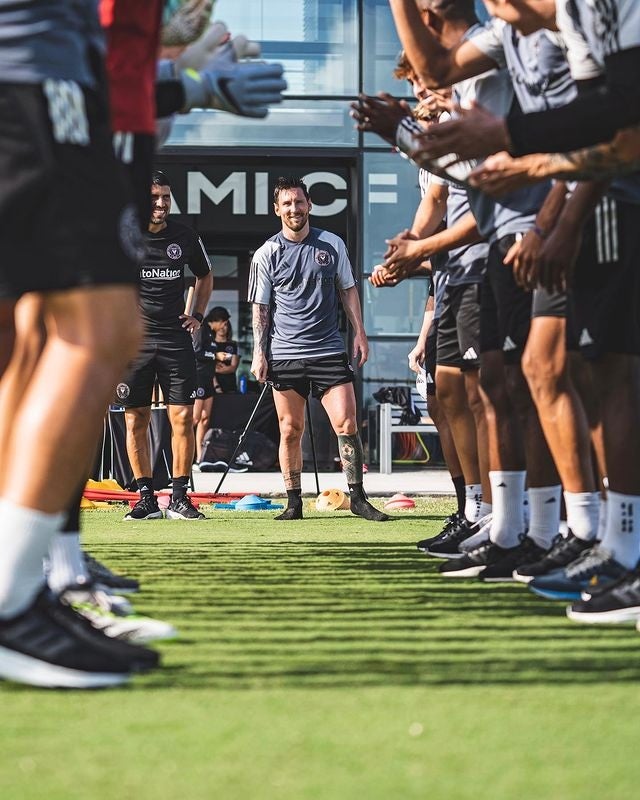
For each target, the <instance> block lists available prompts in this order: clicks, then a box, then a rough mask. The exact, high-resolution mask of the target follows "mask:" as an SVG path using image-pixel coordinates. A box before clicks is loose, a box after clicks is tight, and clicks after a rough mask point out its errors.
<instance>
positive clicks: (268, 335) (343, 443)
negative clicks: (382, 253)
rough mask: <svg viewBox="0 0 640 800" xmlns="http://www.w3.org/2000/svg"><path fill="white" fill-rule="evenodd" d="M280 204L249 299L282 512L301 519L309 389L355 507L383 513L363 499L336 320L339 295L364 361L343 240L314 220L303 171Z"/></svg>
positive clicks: (280, 192) (373, 515)
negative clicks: (334, 442)
mask: <svg viewBox="0 0 640 800" xmlns="http://www.w3.org/2000/svg"><path fill="white" fill-rule="evenodd" d="M274 210H275V213H276V215H277V216H278V217H280V220H281V222H282V230H281V231H280V232H279V233H277V234H275V236H272V237H271V238H270V239H268V240H267V241H266V242H265V243H264V244H263V245H262V247H260V248H259V249H258V250H257V251H256V253H255V255H254V258H253V262H252V264H251V273H250V278H249V300H250V302H252V303H253V304H254V305H253V334H254V349H253V362H252V364H251V372H252V373H253V374H254V375H255V376H256V378H257V379H258V380H259V381H265V380H267V379H268V380H269V381H271V383H272V385H273V388H274V390H275V391H274V402H275V406H276V411H277V412H278V421H279V424H280V450H279V458H280V468H281V470H282V474H283V477H284V483H285V487H286V490H287V497H288V503H287V508H286V509H285V511H284V512H283V513H282V514H280V515H279V516H278V517H276V519H284V520H289V519H301V518H302V496H301V485H300V473H301V470H302V448H301V440H302V433H303V431H304V409H305V402H306V399H307V395H308V394H309V390H311V391H312V392H313V395H314V397H318V398H319V399H320V400H321V402H322V405H323V406H324V409H325V411H326V412H327V414H328V416H329V420H330V421H331V425H332V427H333V429H334V431H335V432H336V434H337V436H338V445H339V450H340V457H341V459H342V464H343V468H344V471H345V474H346V478H347V482H348V484H349V491H350V492H351V511H352V513H354V514H356V515H358V516H361V517H364V518H365V519H369V520H374V521H376V522H383V521H385V520H387V519H388V516H387V515H386V514H383V513H381V512H380V511H378V510H377V509H376V508H374V507H373V506H372V505H371V504H370V503H369V502H368V501H367V499H366V495H365V493H364V490H363V487H362V443H361V441H360V436H359V434H358V426H357V423H356V399H355V393H354V391H353V368H352V367H351V365H350V363H349V358H348V356H347V354H346V353H345V352H344V342H343V340H342V336H341V334H340V331H339V329H338V295H339V296H340V299H341V301H342V304H343V306H344V309H345V311H346V313H347V316H348V317H349V320H350V322H351V324H352V325H353V328H354V331H355V337H354V343H353V350H354V356H355V357H358V356H359V362H358V363H359V366H362V365H363V364H364V363H365V361H366V360H367V356H368V352H369V345H368V342H367V337H366V335H365V332H364V327H363V324H362V313H361V310H360V299H359V297H358V290H357V288H356V283H355V280H354V277H353V272H352V269H351V265H350V263H349V259H348V256H347V252H346V248H345V245H344V242H343V241H342V240H341V239H340V238H339V237H338V236H335V235H334V234H332V233H327V232H326V231H321V230H319V229H317V228H311V227H310V225H309V213H310V211H311V200H310V198H309V192H308V190H307V187H306V186H305V184H304V182H303V181H302V180H300V179H299V178H293V177H292V178H279V179H278V182H277V184H276V187H275V192H274Z"/></svg>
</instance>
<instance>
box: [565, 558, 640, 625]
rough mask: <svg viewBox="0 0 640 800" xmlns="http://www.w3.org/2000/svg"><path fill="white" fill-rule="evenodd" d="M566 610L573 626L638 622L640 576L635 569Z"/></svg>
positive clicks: (583, 595) (587, 590)
mask: <svg viewBox="0 0 640 800" xmlns="http://www.w3.org/2000/svg"><path fill="white" fill-rule="evenodd" d="M582 598H583V599H582V600H578V601H577V602H576V603H572V605H570V606H568V607H567V616H568V617H569V619H572V620H574V622H587V623H589V624H598V623H603V622H605V623H606V622H637V621H638V620H640V574H639V573H638V570H637V568H636V569H635V570H634V571H633V572H629V573H627V574H626V575H624V576H623V577H622V578H620V579H619V580H617V581H615V582H614V583H612V584H610V585H609V586H606V587H604V588H602V589H600V591H597V592H594V593H593V594H589V589H588V588H587V589H585V591H584V592H583V594H582Z"/></svg>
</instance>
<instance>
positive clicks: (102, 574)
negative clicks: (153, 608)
mask: <svg viewBox="0 0 640 800" xmlns="http://www.w3.org/2000/svg"><path fill="white" fill-rule="evenodd" d="M83 556H84V563H85V564H86V567H87V572H88V573H89V577H90V578H91V580H92V581H93V583H99V584H101V585H102V586H106V587H107V589H110V590H113V591H114V592H119V593H120V594H127V593H128V592H137V591H139V589H140V583H139V582H138V581H137V580H136V579H135V578H127V577H126V576H124V575H118V574H117V573H115V572H112V571H111V570H110V569H109V567H107V566H105V565H104V564H102V563H100V561H98V559H97V558H94V557H93V556H92V555H89V553H87V552H86V551H83Z"/></svg>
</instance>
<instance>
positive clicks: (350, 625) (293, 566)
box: [98, 538, 640, 690]
mask: <svg viewBox="0 0 640 800" xmlns="http://www.w3.org/2000/svg"><path fill="white" fill-rule="evenodd" d="M140 547H143V548H144V550H145V554H144V562H143V563H144V570H145V572H144V573H143V574H142V575H141V578H142V580H143V585H144V587H145V589H146V591H145V592H144V593H143V594H142V595H141V596H140V599H139V602H138V603H137V604H136V605H137V606H139V610H140V611H141V612H142V613H148V614H151V615H155V616H157V617H159V618H164V619H170V620H171V621H172V622H175V624H176V625H177V626H178V628H179V630H180V631H181V633H182V637H181V638H179V639H178V640H176V641H175V642H172V643H168V644H167V645H165V646H164V647H163V648H162V649H163V653H164V659H165V663H166V666H165V668H164V669H163V670H160V671H159V672H157V673H156V674H154V675H151V676H149V677H148V678H146V679H144V681H143V682H142V684H141V685H139V686H138V688H143V689H144V688H146V689H148V690H153V689H158V688H166V687H175V688H180V689H191V688H192V689H203V688H220V689H251V688H258V687H259V688H276V687H299V688H319V689H320V688H336V687H363V686H371V687H373V686H388V685H397V686H415V685H448V686H455V685H460V686H462V685H478V686H482V685H529V684H555V685H558V684H580V683H582V684H592V683H600V682H630V681H634V682H635V681H638V680H640V637H639V636H638V634H637V633H636V632H635V630H634V629H633V628H629V627H626V626H625V627H616V626H580V625H576V624H574V623H571V622H569V621H568V620H567V619H566V617H565V614H564V606H563V604H559V605H558V604H554V603H551V602H547V601H543V600H541V599H540V598H537V597H535V596H534V595H533V594H531V593H530V592H529V591H528V590H527V588H526V587H524V586H522V585H505V584H503V585H499V586H497V585H495V584H493V585H483V584H482V583H480V582H479V581H476V580H460V579H457V580H456V579H445V578H441V577H440V576H439V575H438V574H437V563H438V562H436V561H432V560H429V559H427V558H425V557H424V556H422V555H420V554H419V553H418V552H417V551H416V550H415V549H413V547H412V546H411V545H399V544H398V543H392V542H388V541H385V542H380V541H376V540H372V539H371V538H368V540H366V541H364V540H360V539H358V540H357V541H355V540H353V541H342V542H335V541H334V542H327V543H326V544H321V543H320V542H319V541H312V542H309V541H304V542H298V541H291V540H289V541H279V542H275V543H274V542H269V543H265V544H263V543H259V542H256V541H251V542H247V541H242V542H240V541H239V542H237V543H236V542H234V543H232V544H229V543H226V544H220V543H218V544H214V545H209V544H207V545H205V546H203V545H201V544H200V545H193V546H186V545H184V544H183V545H180V544H176V543H175V542H174V543H164V542H163V543H158V544H154V545H148V544H145V545H139V546H138V547H137V548H136V550H137V551H138V557H136V558H135V559H134V558H133V556H132V555H131V550H130V549H128V548H126V547H121V546H118V545H113V546H109V545H106V546H104V547H101V548H100V553H98V555H99V556H100V557H102V556H104V558H105V560H107V561H109V559H110V558H112V557H113V558H112V560H115V561H116V563H117V564H118V567H119V568H121V569H126V570H128V571H130V572H132V573H134V572H135V569H134V563H135V564H136V565H137V567H138V571H139V567H140V563H141V562H140V561H139V551H140Z"/></svg>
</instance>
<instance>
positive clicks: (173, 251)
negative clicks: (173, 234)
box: [167, 242, 182, 261]
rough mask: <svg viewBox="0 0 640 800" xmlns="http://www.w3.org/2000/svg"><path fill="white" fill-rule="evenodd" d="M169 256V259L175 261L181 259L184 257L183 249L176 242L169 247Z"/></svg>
mask: <svg viewBox="0 0 640 800" xmlns="http://www.w3.org/2000/svg"><path fill="white" fill-rule="evenodd" d="M167 255H168V256H169V258H172V259H173V260H174V261H175V260H176V258H180V256H181V255H182V248H181V247H180V245H179V244H176V243H175V242H174V243H173V244H169V245H167Z"/></svg>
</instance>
